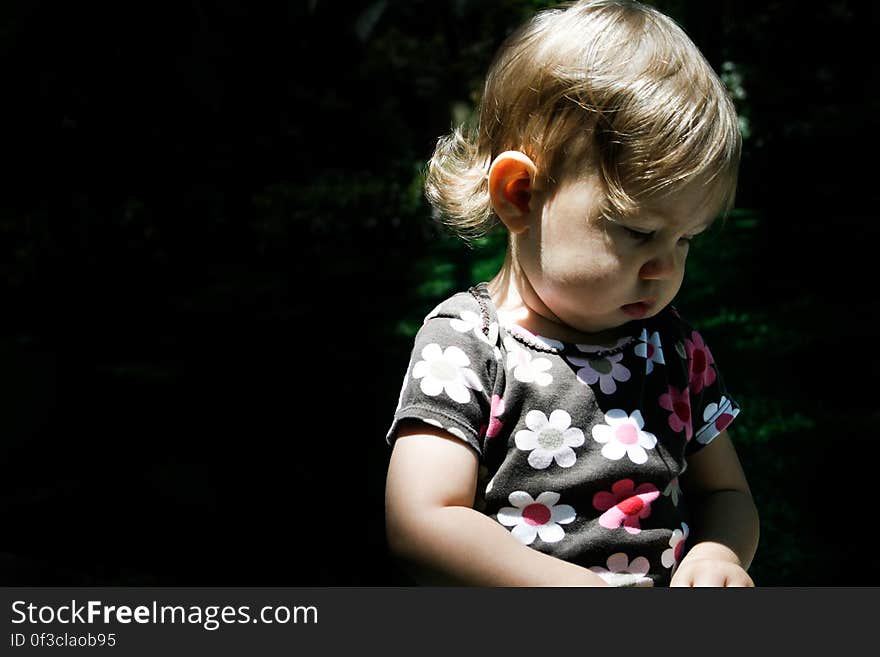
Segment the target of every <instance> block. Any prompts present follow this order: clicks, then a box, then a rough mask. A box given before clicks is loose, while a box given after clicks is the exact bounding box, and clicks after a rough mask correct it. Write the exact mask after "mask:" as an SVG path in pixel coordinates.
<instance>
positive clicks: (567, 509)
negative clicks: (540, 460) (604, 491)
mask: <svg viewBox="0 0 880 657" xmlns="http://www.w3.org/2000/svg"><path fill="white" fill-rule="evenodd" d="M559 497H560V496H559V493H555V492H553V491H545V492H543V493H541V494H540V495H538V497H537V499H533V498H532V496H531V495H529V494H528V493H527V492H525V491H522V490H517V491H514V492H512V493H511V494H510V495H508V497H507V499H508V501H509V502H510V503H511V504H512V505H513V506H512V507H511V506H505V507H503V508H501V509H500V510H499V511H498V522H500V523H501V524H502V525H505V526H506V527H513V529H512V530H511V533H512V534H513V536H514V538H516V539H517V540H518V541H519V542H520V543H522V544H523V545H531V544H532V543H533V542H534V541H535V538H536V537H540V538H541V540H542V541H544V542H545V543H558V542H559V541H561V540H562V539H563V538H565V530H564V529H563V528H562V527H561V526H560V525H567V524H568V523H570V522H572V521H573V520H574V519H575V517H576V513H575V510H574V508H573V507H572V506H570V505H568V504H556V503H557V502H558V501H559Z"/></svg>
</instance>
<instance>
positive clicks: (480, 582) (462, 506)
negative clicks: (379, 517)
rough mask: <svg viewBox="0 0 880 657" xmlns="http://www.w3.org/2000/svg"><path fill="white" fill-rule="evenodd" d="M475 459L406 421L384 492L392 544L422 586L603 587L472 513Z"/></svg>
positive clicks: (457, 443) (461, 446)
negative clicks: (439, 583) (419, 573)
mask: <svg viewBox="0 0 880 657" xmlns="http://www.w3.org/2000/svg"><path fill="white" fill-rule="evenodd" d="M478 464H479V462H478V458H477V454H476V452H475V451H474V450H473V448H471V447H470V446H469V445H467V444H466V443H464V442H463V441H461V440H459V439H458V438H455V437H454V436H452V435H451V434H448V433H446V432H445V431H443V430H442V429H435V428H434V427H432V426H430V425H427V424H423V423H406V424H402V425H401V427H400V430H399V431H398V438H397V440H396V442H395V444H394V451H393V452H392V454H391V462H390V464H389V467H388V477H387V481H386V487H385V517H386V531H387V535H388V543H389V546H390V548H391V551H392V552H393V553H394V554H395V556H397V557H398V558H400V559H402V560H404V561H405V562H408V563H410V564H413V565H414V566H415V567H416V570H419V571H422V572H423V573H424V575H425V576H424V578H423V581H422V582H420V583H427V584H433V583H437V580H436V579H429V577H428V576H429V575H432V574H433V575H435V576H439V577H440V578H441V579H442V580H444V581H445V583H448V584H456V585H477V586H606V584H605V581H604V580H603V579H602V578H601V577H599V576H598V575H596V574H595V573H593V572H591V571H590V570H588V569H586V568H581V567H580V566H577V565H575V564H572V563H568V562H566V561H563V560H561V559H557V558H555V557H552V556H550V555H548V554H544V553H542V552H539V551H537V550H534V549H532V548H530V547H528V546H526V545H523V544H522V543H520V542H519V541H517V540H516V538H514V537H513V535H512V534H511V533H510V532H509V531H508V530H507V529H505V528H504V527H503V526H501V525H500V524H498V523H497V522H495V521H494V520H492V518H490V517H488V516H486V515H483V514H482V513H480V512H479V511H476V510H474V509H473V504H474V496H475V494H476V485H477V469H478Z"/></svg>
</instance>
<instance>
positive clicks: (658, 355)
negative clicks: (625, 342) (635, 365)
mask: <svg viewBox="0 0 880 657" xmlns="http://www.w3.org/2000/svg"><path fill="white" fill-rule="evenodd" d="M635 352H636V356H641V357H642V358H644V359H646V365H645V373H646V374H650V373H651V372H653V371H654V363H659V364H660V365H665V364H666V361H664V360H663V347H662V346H661V344H660V333H659V332H657V331H654V332H653V333H652V334H651V336H650V337H648V329H642V334H641V335H640V336H639V344H637V345H636V348H635Z"/></svg>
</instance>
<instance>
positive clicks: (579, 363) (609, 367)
mask: <svg viewBox="0 0 880 657" xmlns="http://www.w3.org/2000/svg"><path fill="white" fill-rule="evenodd" d="M621 360H623V354H622V353H620V354H614V355H613V356H607V357H596V356H594V357H592V358H569V359H568V362H569V363H571V364H572V365H575V366H576V367H579V368H580V369H579V370H578V371H577V378H578V380H579V381H580V382H581V383H586V384H587V385H593V384H594V383H596V382H597V381H598V382H599V389H600V390H601V391H602V392H604V393H605V394H606V395H611V394H614V393H615V392H617V383H616V381H620V382H623V381H629V378H630V376H631V375H630V371H629V370H628V369H627V368H626V367H625V366H623V365H621V364H620V361H621Z"/></svg>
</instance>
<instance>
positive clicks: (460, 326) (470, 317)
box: [449, 310, 498, 345]
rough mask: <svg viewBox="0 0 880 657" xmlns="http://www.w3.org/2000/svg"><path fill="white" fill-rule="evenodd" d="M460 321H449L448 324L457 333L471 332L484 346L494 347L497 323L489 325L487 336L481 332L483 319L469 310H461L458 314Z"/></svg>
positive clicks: (496, 336) (496, 339)
mask: <svg viewBox="0 0 880 657" xmlns="http://www.w3.org/2000/svg"><path fill="white" fill-rule="evenodd" d="M459 316H460V317H461V319H450V320H449V323H450V325H451V326H452V328H454V329H455V330H456V331H458V332H459V333H468V332H473V334H474V335H476V336H477V337H478V338H479V339H480V340H482V341H483V342H485V343H486V344H490V345H494V344H495V343H496V342H497V341H498V322H492V323H491V324H489V333H488V335H487V334H486V333H484V332H483V318H482V317H480V316H479V315H478V314H477V313H475V312H471V311H470V310H462V311H461V312H460V313H459Z"/></svg>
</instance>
